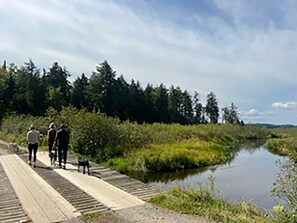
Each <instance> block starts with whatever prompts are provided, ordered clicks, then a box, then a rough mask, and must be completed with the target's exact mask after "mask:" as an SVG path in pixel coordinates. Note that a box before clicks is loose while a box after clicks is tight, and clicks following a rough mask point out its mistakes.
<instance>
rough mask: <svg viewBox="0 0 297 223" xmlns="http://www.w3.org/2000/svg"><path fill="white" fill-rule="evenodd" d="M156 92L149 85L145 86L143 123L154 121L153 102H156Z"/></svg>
mask: <svg viewBox="0 0 297 223" xmlns="http://www.w3.org/2000/svg"><path fill="white" fill-rule="evenodd" d="M156 97H157V94H156V91H155V89H154V87H153V86H152V85H151V84H147V86H146V88H145V90H144V98H145V106H144V109H143V111H144V114H145V122H148V123H153V122H155V120H156V111H155V105H154V102H155V101H156Z"/></svg>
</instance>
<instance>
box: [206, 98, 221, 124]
mask: <svg viewBox="0 0 297 223" xmlns="http://www.w3.org/2000/svg"><path fill="white" fill-rule="evenodd" d="M205 112H206V115H207V117H208V118H209V121H210V123H214V124H216V123H218V119H219V107H218V102H217V99H216V95H215V93H213V92H210V93H209V94H208V95H207V101H206V106H205Z"/></svg>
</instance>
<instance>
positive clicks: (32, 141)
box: [27, 124, 40, 167]
mask: <svg viewBox="0 0 297 223" xmlns="http://www.w3.org/2000/svg"><path fill="white" fill-rule="evenodd" d="M39 139H40V133H39V131H37V130H36V129H35V127H34V125H33V124H31V125H30V128H29V131H28V132H27V142H28V151H29V160H28V164H29V165H31V159H32V152H33V167H35V166H36V153H37V150H38V144H39Z"/></svg>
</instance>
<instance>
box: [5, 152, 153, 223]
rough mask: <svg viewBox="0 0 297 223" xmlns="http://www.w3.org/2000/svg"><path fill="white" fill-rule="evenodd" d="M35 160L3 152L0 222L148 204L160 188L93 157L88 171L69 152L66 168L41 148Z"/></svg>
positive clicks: (50, 219)
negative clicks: (53, 162) (30, 162)
mask: <svg viewBox="0 0 297 223" xmlns="http://www.w3.org/2000/svg"><path fill="white" fill-rule="evenodd" d="M37 159H38V161H37V166H36V167H35V168H32V166H29V165H28V164H27V162H26V160H27V155H26V154H25V155H16V154H7V155H0V222H37V223H39V222H63V221H67V220H70V219H73V218H76V217H78V216H80V215H82V214H87V213H91V212H106V211H109V210H119V209H123V208H128V207H133V206H137V205H141V204H144V203H145V201H146V200H148V199H150V198H151V197H153V196H155V195H157V194H158V191H157V190H156V189H154V188H152V187H150V186H149V185H147V184H144V183H142V182H140V181H137V180H135V179H132V178H130V177H128V176H126V175H123V174H120V173H118V172H116V171H111V170H110V169H107V168H105V167H103V166H100V165H98V164H95V163H91V168H90V173H91V174H90V175H87V174H85V175H84V174H82V173H79V172H78V171H77V166H76V163H77V160H76V158H75V157H74V156H70V157H69V163H67V169H66V170H64V169H60V168H57V167H52V166H50V162H49V158H48V154H47V153H46V152H38V154H37Z"/></svg>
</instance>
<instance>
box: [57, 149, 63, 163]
mask: <svg viewBox="0 0 297 223" xmlns="http://www.w3.org/2000/svg"><path fill="white" fill-rule="evenodd" d="M58 160H59V166H61V165H62V148H61V147H58Z"/></svg>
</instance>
